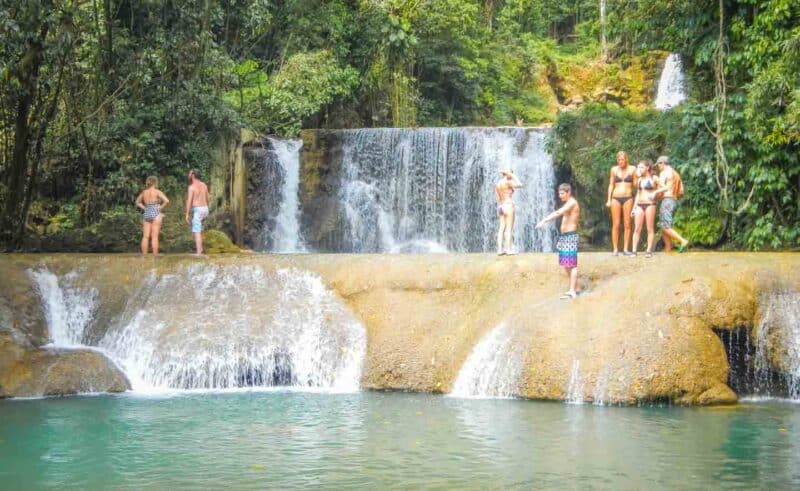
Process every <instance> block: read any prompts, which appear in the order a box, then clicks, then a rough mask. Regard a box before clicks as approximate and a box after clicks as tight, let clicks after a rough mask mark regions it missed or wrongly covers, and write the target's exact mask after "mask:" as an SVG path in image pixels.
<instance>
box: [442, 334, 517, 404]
mask: <svg viewBox="0 0 800 491" xmlns="http://www.w3.org/2000/svg"><path fill="white" fill-rule="evenodd" d="M522 355H523V353H522V351H521V350H520V349H519V347H518V346H517V345H515V343H514V338H513V336H512V332H511V330H510V329H509V328H508V325H507V324H505V323H501V324H499V325H498V326H497V327H495V328H494V329H492V330H491V331H489V333H488V334H486V335H485V336H484V337H483V338H482V339H481V340H480V341H479V342H478V344H477V345H475V348H473V350H472V353H470V355H469V357H468V358H467V361H466V362H464V365H463V366H462V367H461V370H460V371H459V372H458V376H457V377H456V381H455V383H454V384H453V389H452V390H451V391H450V395H451V396H455V397H476V398H489V397H513V396H515V395H517V393H518V392H519V379H520V376H521V375H522V358H523V356H522Z"/></svg>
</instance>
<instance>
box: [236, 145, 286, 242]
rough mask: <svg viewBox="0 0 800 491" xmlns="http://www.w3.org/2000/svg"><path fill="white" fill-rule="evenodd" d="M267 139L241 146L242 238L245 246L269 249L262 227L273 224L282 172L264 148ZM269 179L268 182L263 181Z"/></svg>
mask: <svg viewBox="0 0 800 491" xmlns="http://www.w3.org/2000/svg"><path fill="white" fill-rule="evenodd" d="M268 144H269V143H268V142H267V141H266V140H264V141H262V142H253V143H251V144H250V145H248V146H246V147H245V148H244V161H245V166H246V174H247V183H246V189H247V192H246V196H247V198H246V202H245V216H244V231H243V241H244V244H245V245H246V246H247V247H250V248H253V249H258V250H269V249H270V247H271V246H272V244H271V242H270V237H264V236H263V231H264V230H273V229H274V228H275V218H276V217H277V215H278V210H279V208H280V204H281V194H280V190H281V187H282V186H283V182H284V180H285V179H286V176H284V175H283V172H282V170H281V167H280V165H279V164H278V162H277V161H276V160H275V158H274V155H273V154H272V152H270V149H269V148H267V145H268ZM266 183H269V185H268V186H267V185H265V184H266Z"/></svg>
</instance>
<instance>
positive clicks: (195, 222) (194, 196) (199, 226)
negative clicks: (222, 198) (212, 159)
mask: <svg viewBox="0 0 800 491" xmlns="http://www.w3.org/2000/svg"><path fill="white" fill-rule="evenodd" d="M188 179H189V194H188V195H187V197H186V216H185V220H186V223H187V224H189V223H191V225H192V235H193V236H194V244H195V249H196V252H195V255H197V256H200V255H202V254H203V220H205V218H206V217H207V216H208V186H206V183H204V182H203V181H201V180H200V171H199V170H197V169H192V170H190V171H189V176H188ZM189 212H191V214H192V220H191V222H190V221H189Z"/></svg>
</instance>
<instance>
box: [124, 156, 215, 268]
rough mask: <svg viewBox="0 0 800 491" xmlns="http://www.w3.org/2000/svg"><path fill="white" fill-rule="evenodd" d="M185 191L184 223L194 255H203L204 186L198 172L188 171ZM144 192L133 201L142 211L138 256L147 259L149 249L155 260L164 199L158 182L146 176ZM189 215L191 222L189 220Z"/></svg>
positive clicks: (205, 201) (206, 209)
mask: <svg viewBox="0 0 800 491" xmlns="http://www.w3.org/2000/svg"><path fill="white" fill-rule="evenodd" d="M187 180H188V181H189V188H188V191H187V195H186V210H185V211H186V213H185V214H184V221H185V222H186V224H187V225H191V229H192V236H193V238H194V243H195V251H196V252H195V255H197V256H201V255H202V254H203V220H205V218H206V217H207V216H208V186H207V185H206V183H204V182H203V181H201V180H200V171H199V170H197V169H191V170H190V171H189V174H188V175H187ZM145 185H146V186H147V188H145V190H144V191H142V192H141V193H139V196H137V197H136V206H137V207H138V208H140V209H141V210H142V243H141V247H142V255H147V252H148V248H149V247H152V250H153V255H154V256H158V248H159V243H158V236H159V233H160V231H161V223H162V222H163V220H164V215H163V213H161V212H162V210H163V209H164V208H165V207H166V206H167V205H168V204H169V199H168V198H167V196H166V195H165V194H164V193H163V192H161V190H160V189H158V179H157V178H156V177H155V176H150V177H148V178H147V180H146V181H145ZM190 213H191V221H190V219H189V217H190Z"/></svg>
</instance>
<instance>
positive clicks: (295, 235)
mask: <svg viewBox="0 0 800 491" xmlns="http://www.w3.org/2000/svg"><path fill="white" fill-rule="evenodd" d="M268 140H269V142H270V143H271V144H272V148H273V150H274V152H275V156H276V157H277V161H278V163H279V164H280V166H281V169H282V171H283V174H284V180H283V187H282V188H281V206H280V210H279V211H278V215H277V217H276V219H275V229H274V230H273V231H272V251H273V252H306V247H305V245H304V244H303V237H302V234H301V233H300V218H299V215H300V202H299V197H298V192H299V187H300V148H301V147H302V146H303V142H302V140H280V139H277V138H268Z"/></svg>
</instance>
